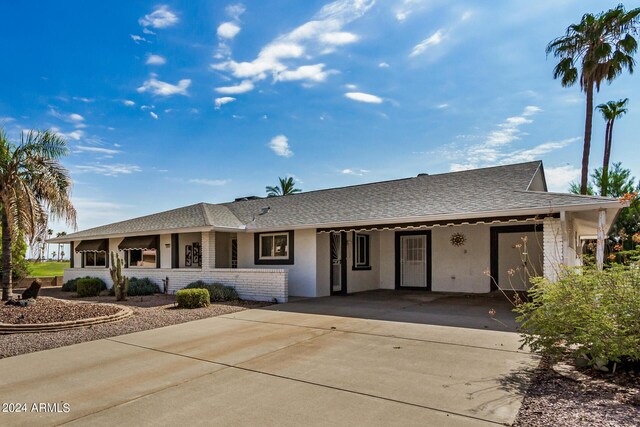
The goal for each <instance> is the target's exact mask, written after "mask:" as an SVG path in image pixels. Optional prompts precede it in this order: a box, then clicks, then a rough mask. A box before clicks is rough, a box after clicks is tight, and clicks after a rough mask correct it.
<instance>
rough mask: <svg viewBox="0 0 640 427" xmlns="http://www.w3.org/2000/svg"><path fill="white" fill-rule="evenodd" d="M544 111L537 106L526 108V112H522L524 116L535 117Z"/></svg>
mask: <svg viewBox="0 0 640 427" xmlns="http://www.w3.org/2000/svg"><path fill="white" fill-rule="evenodd" d="M540 111H542V109H541V108H540V107H536V106H535V105H528V106H526V107H524V111H523V112H522V115H523V116H533V115H534V114H536V113H539V112H540Z"/></svg>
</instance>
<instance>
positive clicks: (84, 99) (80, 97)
mask: <svg viewBox="0 0 640 427" xmlns="http://www.w3.org/2000/svg"><path fill="white" fill-rule="evenodd" d="M73 99H74V100H76V101H80V102H84V103H85V104H89V103H91V102H93V101H95V99H92V98H85V97H83V96H74V97H73Z"/></svg>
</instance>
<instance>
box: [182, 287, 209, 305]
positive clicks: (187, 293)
mask: <svg viewBox="0 0 640 427" xmlns="http://www.w3.org/2000/svg"><path fill="white" fill-rule="evenodd" d="M176 302H177V303H178V308H200V307H206V306H208V305H209V291H208V290H206V289H181V290H179V291H178V292H176Z"/></svg>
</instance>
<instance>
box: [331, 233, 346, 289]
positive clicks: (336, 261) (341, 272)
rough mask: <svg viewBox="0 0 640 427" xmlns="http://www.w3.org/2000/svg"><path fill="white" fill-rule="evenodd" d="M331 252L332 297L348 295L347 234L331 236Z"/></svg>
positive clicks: (333, 234)
mask: <svg viewBox="0 0 640 427" xmlns="http://www.w3.org/2000/svg"><path fill="white" fill-rule="evenodd" d="M329 240H330V246H331V248H330V250H331V278H330V282H331V284H330V286H331V295H336V294H346V293H347V233H345V232H341V233H331V234H330V235H329Z"/></svg>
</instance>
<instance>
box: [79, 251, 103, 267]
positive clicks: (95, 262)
mask: <svg viewBox="0 0 640 427" xmlns="http://www.w3.org/2000/svg"><path fill="white" fill-rule="evenodd" d="M82 256H83V257H84V266H85V267H106V266H107V253H106V252H83V253H82Z"/></svg>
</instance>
